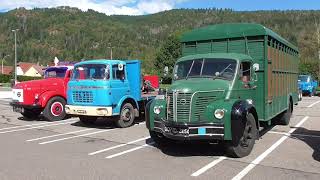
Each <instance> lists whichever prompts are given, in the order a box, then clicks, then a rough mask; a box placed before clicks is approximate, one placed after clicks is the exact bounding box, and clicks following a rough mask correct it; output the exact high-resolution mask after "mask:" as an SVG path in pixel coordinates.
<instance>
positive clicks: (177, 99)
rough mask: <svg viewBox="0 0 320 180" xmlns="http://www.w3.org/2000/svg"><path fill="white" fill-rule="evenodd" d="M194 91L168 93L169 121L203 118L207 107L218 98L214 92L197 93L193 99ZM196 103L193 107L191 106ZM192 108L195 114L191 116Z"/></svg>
mask: <svg viewBox="0 0 320 180" xmlns="http://www.w3.org/2000/svg"><path fill="white" fill-rule="evenodd" d="M191 98H192V93H180V92H178V93H168V94H167V104H168V109H167V112H168V114H167V115H168V120H169V121H184V122H188V121H190V120H201V118H202V117H203V115H204V111H205V108H206V107H207V106H208V105H209V104H210V103H212V102H213V101H215V100H216V98H217V97H216V96H214V95H212V93H211V92H210V93H196V94H195V95H194V96H193V100H192V101H191ZM191 102H193V103H194V106H193V108H191V106H192V104H191ZM190 110H191V111H192V114H193V116H192V117H191V118H190V117H189V116H190Z"/></svg>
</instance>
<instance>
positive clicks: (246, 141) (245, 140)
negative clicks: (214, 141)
mask: <svg viewBox="0 0 320 180" xmlns="http://www.w3.org/2000/svg"><path fill="white" fill-rule="evenodd" d="M257 131H258V130H257V126H256V122H255V118H254V116H253V115H252V114H251V113H249V114H248V115H247V121H246V124H245V126H244V130H243V134H242V137H241V138H239V141H238V142H232V141H231V142H227V143H226V151H227V154H228V155H229V156H231V157H235V158H241V157H245V156H248V155H249V154H250V152H251V151H252V149H253V146H254V143H255V140H256V139H257V134H258V133H257Z"/></svg>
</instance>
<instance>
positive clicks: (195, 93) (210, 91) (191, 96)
mask: <svg viewBox="0 0 320 180" xmlns="http://www.w3.org/2000/svg"><path fill="white" fill-rule="evenodd" d="M224 91H225V90H212V91H196V92H194V93H193V94H192V96H191V99H190V109H189V122H191V109H192V101H193V96H194V95H195V94H196V93H206V92H224Z"/></svg>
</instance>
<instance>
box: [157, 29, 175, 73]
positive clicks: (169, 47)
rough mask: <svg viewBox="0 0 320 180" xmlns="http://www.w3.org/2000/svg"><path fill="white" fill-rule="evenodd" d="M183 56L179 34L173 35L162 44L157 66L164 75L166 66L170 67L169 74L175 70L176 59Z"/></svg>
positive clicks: (158, 53)
mask: <svg viewBox="0 0 320 180" xmlns="http://www.w3.org/2000/svg"><path fill="white" fill-rule="evenodd" d="M180 56H181V43H180V41H179V38H178V36H177V35H171V36H169V37H168V39H167V40H166V41H165V42H164V43H163V44H162V46H161V48H160V50H159V51H158V52H157V53H156V58H155V63H154V65H155V67H156V68H157V70H158V72H159V73H160V74H161V75H162V74H163V69H164V67H165V66H168V68H169V75H168V77H171V73H172V72H173V66H174V64H175V62H176V60H177V59H178V58H179V57H180Z"/></svg>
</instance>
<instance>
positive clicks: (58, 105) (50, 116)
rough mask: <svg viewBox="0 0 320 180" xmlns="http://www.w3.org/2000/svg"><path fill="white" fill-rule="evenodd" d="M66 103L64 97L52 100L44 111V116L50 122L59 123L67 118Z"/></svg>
mask: <svg viewBox="0 0 320 180" xmlns="http://www.w3.org/2000/svg"><path fill="white" fill-rule="evenodd" d="M65 105H66V101H65V100H64V99H63V98H62V97H58V96H56V97H53V98H51V99H50V100H49V101H48V103H47V105H46V107H45V108H44V111H43V116H44V118H45V119H46V120H48V121H59V120H62V119H64V118H65V117H66V112H65V110H64V107H65Z"/></svg>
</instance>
